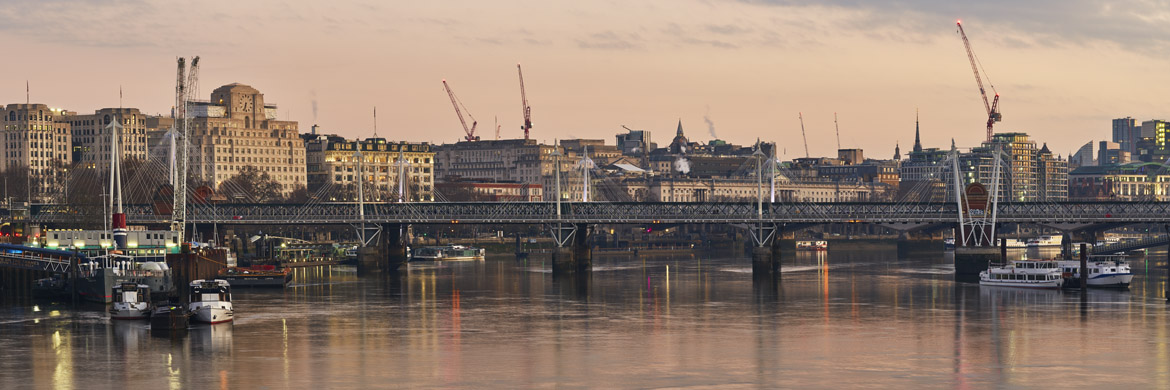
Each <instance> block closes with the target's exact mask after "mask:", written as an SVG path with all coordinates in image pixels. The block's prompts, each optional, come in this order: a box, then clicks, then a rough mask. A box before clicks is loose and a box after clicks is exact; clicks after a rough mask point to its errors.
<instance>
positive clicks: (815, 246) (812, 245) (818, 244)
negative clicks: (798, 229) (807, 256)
mask: <svg viewBox="0 0 1170 390" xmlns="http://www.w3.org/2000/svg"><path fill="white" fill-rule="evenodd" d="M796 250H798V251H827V250H829V242H828V241H797V242H796Z"/></svg>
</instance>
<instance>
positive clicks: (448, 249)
mask: <svg viewBox="0 0 1170 390" xmlns="http://www.w3.org/2000/svg"><path fill="white" fill-rule="evenodd" d="M483 258H484V250H483V248H476V247H470V246H463V245H447V246H427V247H422V248H418V249H412V250H411V253H410V259H411V260H435V261H449V260H483Z"/></svg>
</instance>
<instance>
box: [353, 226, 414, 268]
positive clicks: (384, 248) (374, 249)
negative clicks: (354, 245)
mask: <svg viewBox="0 0 1170 390" xmlns="http://www.w3.org/2000/svg"><path fill="white" fill-rule="evenodd" d="M402 229H403V225H402V224H398V223H388V224H383V225H382V231H381V232H379V233H378V237H377V238H376V239H375V242H377V244H376V245H370V246H364V247H360V248H358V267H357V268H358V273H363V274H364V273H371V272H398V268H399V267H401V266H402V265H404V264H406V260H407V258H406V237H404V236H405V235H404V234H403V230H402Z"/></svg>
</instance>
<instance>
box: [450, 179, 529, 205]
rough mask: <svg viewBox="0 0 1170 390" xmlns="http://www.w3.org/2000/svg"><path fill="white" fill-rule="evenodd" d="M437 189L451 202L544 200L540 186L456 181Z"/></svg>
mask: <svg viewBox="0 0 1170 390" xmlns="http://www.w3.org/2000/svg"><path fill="white" fill-rule="evenodd" d="M435 188H436V190H437V191H438V192H440V193H442V194H443V195H444V196H445V197H446V199H445V200H446V201H449V202H476V201H484V202H539V201H541V200H543V199H544V193H543V191H542V190H543V189H542V188H541V186H540V185H539V184H523V183H495V182H480V181H455V182H446V183H437V184H435Z"/></svg>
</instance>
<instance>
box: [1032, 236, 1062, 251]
mask: <svg viewBox="0 0 1170 390" xmlns="http://www.w3.org/2000/svg"><path fill="white" fill-rule="evenodd" d="M1060 241H1061V238H1060V237H1058V236H1040V237H1037V238H1031V239H1028V244H1027V245H1028V247H1029V248H1044V247H1058V246H1060Z"/></svg>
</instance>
